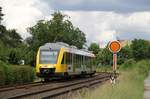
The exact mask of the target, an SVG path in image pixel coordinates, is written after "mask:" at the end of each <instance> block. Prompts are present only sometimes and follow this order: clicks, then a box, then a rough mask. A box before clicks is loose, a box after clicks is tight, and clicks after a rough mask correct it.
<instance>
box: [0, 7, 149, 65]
mask: <svg viewBox="0 0 150 99" xmlns="http://www.w3.org/2000/svg"><path fill="white" fill-rule="evenodd" d="M3 16H4V14H3V13H2V8H1V7H0V61H3V62H5V63H9V64H19V61H20V60H25V64H28V65H34V63H35V58H36V52H37V50H38V48H39V46H41V45H43V44H45V43H47V42H65V43H67V44H69V45H74V46H77V47H78V48H80V49H81V48H83V46H84V45H85V43H86V37H85V33H84V32H83V31H81V30H80V29H79V28H78V27H75V26H74V25H73V24H72V22H71V21H70V20H69V16H67V15H64V14H62V13H60V12H59V11H58V12H54V13H53V14H52V19H51V20H39V21H38V22H37V23H36V24H35V25H34V26H32V27H29V28H28V29H27V31H28V33H30V34H31V36H30V37H28V38H26V39H25V40H23V39H22V37H21V36H20V35H19V33H18V32H17V31H16V30H15V29H6V27H5V26H4V25H2V24H1V21H2V20H3ZM88 49H89V50H90V51H93V53H94V54H95V55H96V59H95V64H96V65H112V53H111V52H110V51H109V50H108V48H107V47H106V48H104V49H101V48H99V45H98V44H96V43H91V45H90V46H89V48H88ZM128 59H135V60H142V59H150V42H149V41H146V40H142V39H135V40H133V41H132V43H131V45H127V46H125V47H123V48H122V49H121V51H120V52H119V53H118V63H119V64H123V63H124V62H125V61H126V60H128Z"/></svg>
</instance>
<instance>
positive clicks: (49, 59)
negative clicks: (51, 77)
mask: <svg viewBox="0 0 150 99" xmlns="http://www.w3.org/2000/svg"><path fill="white" fill-rule="evenodd" d="M57 56H58V51H50V50H41V52H40V63H41V64H56V62H57Z"/></svg>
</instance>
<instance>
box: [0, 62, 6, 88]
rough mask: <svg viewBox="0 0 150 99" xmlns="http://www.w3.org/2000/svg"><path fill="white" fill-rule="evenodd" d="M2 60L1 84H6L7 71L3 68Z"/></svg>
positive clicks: (0, 70) (0, 67) (0, 68)
mask: <svg viewBox="0 0 150 99" xmlns="http://www.w3.org/2000/svg"><path fill="white" fill-rule="evenodd" d="M1 63H2V62H1V61H0V85H4V84H5V71H4V68H3V66H2V65H3V64H1Z"/></svg>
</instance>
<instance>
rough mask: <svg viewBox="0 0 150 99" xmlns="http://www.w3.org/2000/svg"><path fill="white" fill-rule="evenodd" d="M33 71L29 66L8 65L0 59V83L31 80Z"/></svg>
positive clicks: (16, 82)
mask: <svg viewBox="0 0 150 99" xmlns="http://www.w3.org/2000/svg"><path fill="white" fill-rule="evenodd" d="M34 78H35V72H34V70H33V68H32V67H30V66H14V65H13V66H10V65H8V64H4V63H3V62H1V61H0V85H4V84H20V83H27V82H32V81H33V80H34Z"/></svg>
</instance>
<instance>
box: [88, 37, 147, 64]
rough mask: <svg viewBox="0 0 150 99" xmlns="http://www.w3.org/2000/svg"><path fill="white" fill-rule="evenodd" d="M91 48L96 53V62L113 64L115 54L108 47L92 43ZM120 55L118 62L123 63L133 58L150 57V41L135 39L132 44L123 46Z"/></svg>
mask: <svg viewBox="0 0 150 99" xmlns="http://www.w3.org/2000/svg"><path fill="white" fill-rule="evenodd" d="M89 50H91V51H93V52H94V54H95V55H96V60H95V64H96V65H99V66H101V65H102V66H105V65H109V66H110V65H111V66H112V64H113V55H112V53H111V52H110V51H109V49H108V47H106V48H104V49H101V48H99V45H98V44H97V43H92V44H91V45H90V47H89ZM117 55H118V61H117V62H118V64H119V65H121V64H123V63H125V62H126V61H128V60H130V59H133V60H135V61H140V60H147V59H150V41H148V40H143V39H134V40H132V41H131V44H127V45H126V46H124V47H122V49H121V50H120V52H118V53H117Z"/></svg>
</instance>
